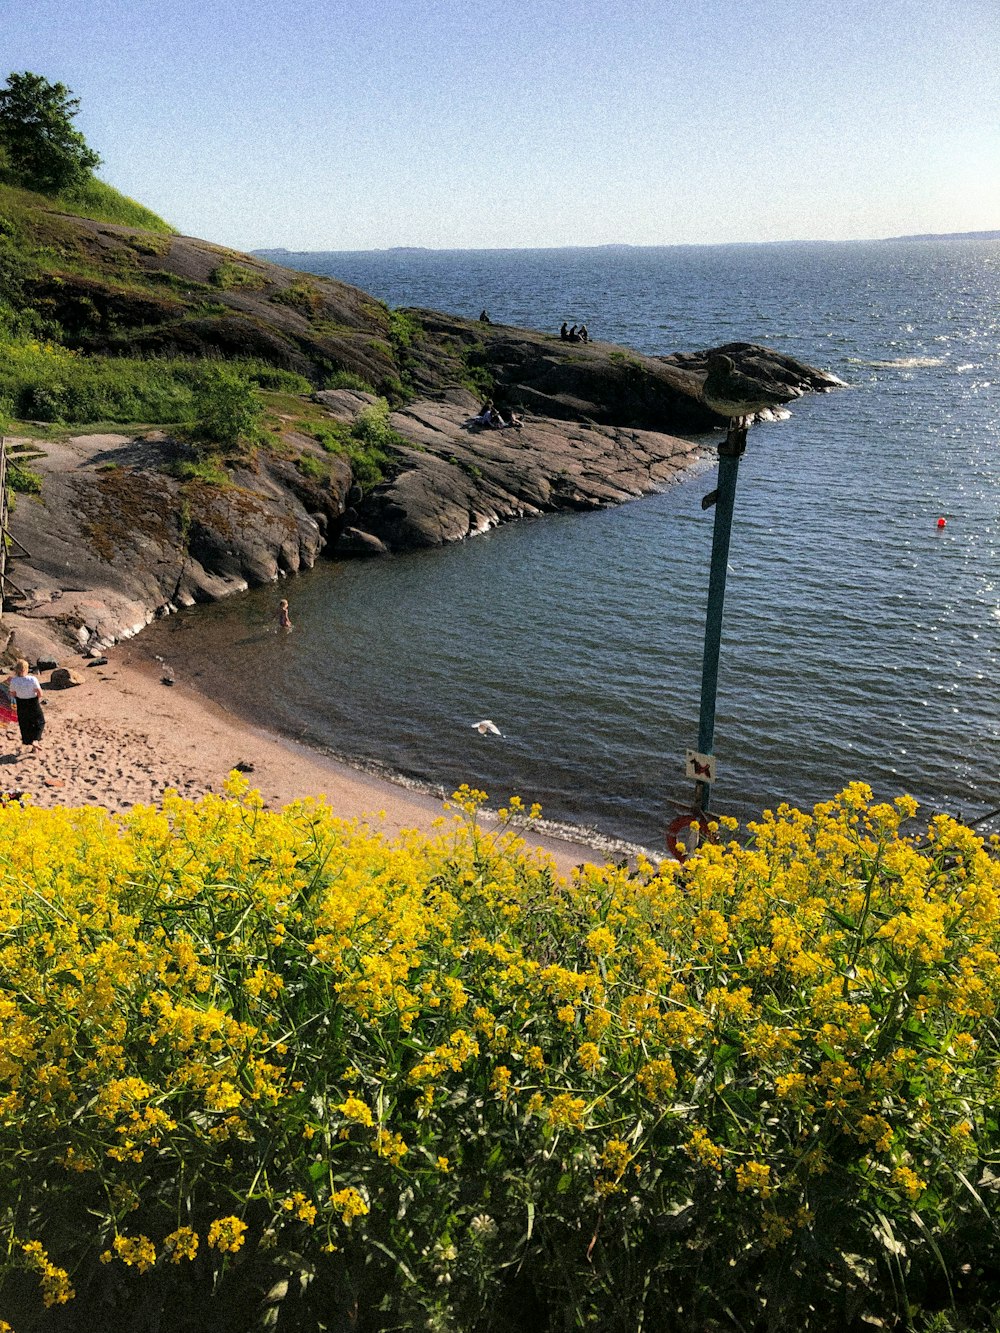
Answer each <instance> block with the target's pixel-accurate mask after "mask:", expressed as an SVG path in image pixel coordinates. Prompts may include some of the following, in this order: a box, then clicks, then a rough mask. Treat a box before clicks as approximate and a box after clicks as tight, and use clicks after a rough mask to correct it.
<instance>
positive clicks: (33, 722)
mask: <svg viewBox="0 0 1000 1333" xmlns="http://www.w3.org/2000/svg"><path fill="white" fill-rule="evenodd" d="M7 689H8V690H9V691H10V695H11V698H12V699H14V700H15V707H16V708H17V725H18V727H19V728H20V730H21V744H22V745H26V746H28V748H29V749H31V750H33V749H34V748H35V746H36V745H37V744H38V742H39V741H40V740H41V739H42V732H43V731H44V730H45V714H44V713H43V712H42V687H41V685H39V683H38V677H37V676H33V675H30V674H29V672H28V663H27V662H26V661H25V660H24V658H23V657H19V658H18V660H17V661H16V662H15V663H14V674H13V676H11V678H10V680H9V681H8V682H7Z"/></svg>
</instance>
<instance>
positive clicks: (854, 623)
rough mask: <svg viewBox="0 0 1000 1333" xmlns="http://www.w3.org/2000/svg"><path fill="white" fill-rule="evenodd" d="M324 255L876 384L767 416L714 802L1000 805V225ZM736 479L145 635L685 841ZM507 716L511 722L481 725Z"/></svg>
mask: <svg viewBox="0 0 1000 1333" xmlns="http://www.w3.org/2000/svg"><path fill="white" fill-rule="evenodd" d="M288 262H290V263H292V264H295V265H297V266H301V267H305V266H306V263H307V258H306V257H305V256H296V257H289V258H288ZM308 262H309V265H310V266H311V267H313V268H315V269H316V271H322V272H329V273H332V274H333V275H335V276H338V277H341V278H343V279H345V280H347V281H351V282H355V283H357V284H358V285H360V286H363V287H365V288H367V289H368V290H370V291H372V292H374V293H375V294H376V295H377V296H380V297H383V298H384V299H386V300H388V301H389V302H390V303H391V304H393V305H401V304H410V305H424V306H433V307H437V308H440V309H449V310H459V311H462V312H465V313H470V312H471V313H476V314H478V311H479V309H480V308H481V307H482V306H483V305H485V306H487V307H488V308H489V310H490V313H491V315H492V317H493V318H494V320H496V321H504V322H511V323H518V324H523V325H527V326H533V327H552V328H557V327H558V325H559V324H560V323H561V322H562V320H563V319H564V318H566V319H569V320H571V321H573V320H586V322H587V323H588V325H589V326H590V329H591V332H592V335H593V336H596V337H600V338H607V339H609V340H611V341H618V342H623V343H627V344H630V345H632V346H634V347H637V348H639V349H640V350H643V351H647V352H668V351H672V350H679V349H683V348H687V349H692V348H695V347H702V346H707V345H711V344H717V343H720V342H724V341H727V340H731V339H735V338H747V339H750V340H754V341H762V342H767V343H770V344H771V345H773V346H777V347H779V348H780V349H781V350H783V351H787V352H790V353H792V354H794V355H798V356H801V357H802V358H804V359H805V360H807V361H810V362H813V363H814V364H818V365H822V366H825V367H828V368H829V369H831V370H833V371H834V372H835V373H837V374H838V375H840V376H841V377H842V378H844V379H845V380H847V381H848V382H849V383H850V386H851V387H850V388H848V389H845V390H843V391H840V392H837V393H834V394H828V395H822V396H815V397H811V398H809V399H806V400H803V401H802V402H801V403H799V404H797V405H796V407H795V411H794V415H793V417H792V419H791V420H789V421H787V422H783V423H775V424H768V425H761V426H756V427H754V428H753V430H752V431H751V434H750V444H749V448H748V451H747V454H746V457H745V459H744V461H743V463H742V465H741V469H740V479H739V489H738V494H737V501H736V516H735V521H734V529H733V541H732V548H731V553H730V573H729V584H728V588H727V602H726V619H725V626H724V635H723V648H722V664H721V671H720V681H719V707H718V714H717V721H716V746H715V748H716V753H717V756H718V760H719V778H718V782H717V785H716V788H715V793H714V794H715V805H716V808H717V809H719V810H724V811H731V812H733V813H736V814H737V815H740V816H742V817H747V816H752V814H753V813H754V812H755V811H759V810H760V809H761V808H763V807H764V806H769V805H773V804H775V803H776V802H777V801H779V800H784V799H787V800H791V801H793V802H795V803H797V804H811V803H812V802H814V801H816V800H820V799H824V798H826V797H828V796H830V795H832V794H833V793H834V792H836V791H837V790H838V789H839V788H840V787H841V786H843V785H844V783H846V782H848V781H850V780H852V779H855V778H863V779H864V780H866V781H868V782H870V783H871V784H872V786H873V787H874V788H875V789H876V792H877V793H878V794H880V795H886V796H891V795H895V794H897V793H899V792H901V791H909V792H912V793H913V794H914V795H915V796H917V798H918V799H919V800H921V801H922V802H925V803H927V804H928V805H930V806H933V807H935V808H946V809H949V810H951V811H953V812H959V813H962V814H964V815H965V816H966V817H972V816H974V815H977V814H979V813H982V812H984V811H985V810H987V809H989V808H993V807H995V806H998V805H1000V709H998V707H997V704H998V692H997V685H996V679H997V658H998V647H1000V578H998V573H1000V570H998V561H997V558H998V548H1000V521H998V519H1000V514H998V510H1000V506H998V499H997V497H998V494H1000V491H998V482H1000V450H998V447H997V437H998V434H1000V407H998V395H997V384H998V383H1000V365H998V336H997V335H998V332H1000V325H998V316H997V310H998V309H1000V305H998V302H997V298H998V296H1000V244H998V243H997V242H975V241H966V242H914V243H880V244H872V245H816V246H737V247H712V248H705V249H664V250H585V251H583V250H574V251H561V252H560V251H533V252H465V253H462V252H457V253H439V252H430V253H428V252H406V253H402V254H401V253H391V254H388V255H385V254H383V255H377V254H376V255H372V254H369V255H364V256H358V255H354V256H340V255H335V256H311V257H309V260H308ZM713 485H714V480H713V472H712V470H711V469H705V470H702V471H701V472H700V473H695V474H691V475H688V476H687V477H686V478H685V479H684V480H682V481H681V482H679V483H677V484H675V485H673V486H671V487H669V488H668V489H666V490H665V491H664V492H662V493H661V494H659V495H655V496H651V497H647V498H645V499H643V500H637V501H634V502H631V503H629V504H626V505H622V506H620V507H617V508H615V509H612V510H606V511H603V512H601V513H597V514H582V515H564V516H558V517H550V518H545V519H541V520H532V521H527V522H522V523H519V524H516V525H512V526H509V527H506V528H503V529H500V530H497V531H494V532H491V533H489V534H486V535H485V536H483V537H479V538H476V539H474V540H472V541H469V542H466V543H464V544H462V545H459V546H454V547H450V548H446V549H443V550H439V551H431V552H419V553H415V554H413V555H409V556H403V557H398V558H395V559H392V560H388V561H376V562H363V563H362V562H356V563H344V562H325V563H324V564H323V565H321V566H320V567H318V568H317V569H316V570H314V571H312V572H311V573H310V574H308V575H305V576H303V577H301V578H299V579H297V580H295V581H294V582H291V583H288V584H285V585H284V586H283V590H282V591H283V593H284V594H287V595H288V596H289V599H290V601H291V605H292V613H293V619H294V620H295V626H296V628H295V630H294V632H293V633H292V634H291V635H287V636H286V635H278V634H277V633H275V632H273V628H272V627H273V625H274V610H275V606H276V597H277V594H276V592H275V590H273V589H271V590H268V589H263V590H256V591H254V592H251V593H249V594H247V595H245V596H243V597H240V598H236V599H233V600H232V601H230V602H228V603H225V604H220V605H215V606H212V607H207V608H195V609H194V610H193V611H191V612H186V613H184V614H182V615H179V616H176V617H171V618H170V620H169V621H166V622H163V623H162V624H160V625H157V626H154V627H152V628H151V629H150V631H149V632H148V635H147V643H148V646H149V647H150V648H151V649H152V651H155V652H161V653H162V654H163V655H164V656H166V657H167V658H168V660H169V661H170V662H171V664H172V665H173V666H174V668H175V670H177V671H178V673H181V672H184V673H185V674H187V672H188V671H200V672H201V673H202V674H201V675H200V677H199V681H200V683H201V684H202V686H203V687H204V688H206V689H207V690H208V691H209V693H214V694H216V695H217V696H219V697H221V698H223V699H225V700H226V701H228V702H229V703H230V704H233V705H235V706H237V707H239V708H242V709H243V710H244V711H246V712H247V713H248V714H249V715H251V716H254V717H255V718H257V719H258V720H264V721H268V722H270V723H271V725H273V726H275V727H276V728H278V729H280V730H283V731H285V732H287V733H289V734H291V735H295V736H300V737H302V738H304V739H306V740H309V741H311V742H313V743H314V744H318V745H320V746H322V747H324V748H327V749H329V750H331V751H333V752H335V753H338V754H341V755H344V756H346V757H349V758H352V759H355V760H360V761H363V762H366V763H369V764H374V765H376V766H379V765H381V766H383V767H384V768H386V769H388V770H392V771H397V772H400V773H402V774H405V775H407V776H409V777H411V778H413V779H416V780H419V781H420V782H423V783H426V784H428V785H431V786H440V787H441V788H443V789H445V790H447V791H450V790H452V789H453V788H454V786H456V785H457V784H458V783H459V782H461V781H469V782H472V783H473V784H475V785H477V786H481V787H484V788H485V789H486V790H487V791H489V793H490V794H491V796H492V797H495V798H497V799H501V798H503V797H506V796H507V795H508V794H510V793H511V792H515V791H516V792H520V793H521V794H523V795H524V796H525V798H526V799H532V800H539V801H541V802H542V804H543V806H544V808H545V813H546V814H547V815H549V816H551V817H552V818H554V819H556V820H559V821H569V822H574V823H582V824H585V825H590V826H593V827H595V828H597V829H600V830H602V831H604V832H606V833H609V834H613V835H616V836H619V837H624V838H627V839H630V840H636V841H640V842H645V843H648V844H651V845H658V844H659V843H660V841H661V838H662V827H663V823H664V821H665V819H668V818H669V817H670V816H671V814H672V813H673V810H674V806H675V803H682V802H684V801H686V800H689V799H690V795H691V784H689V783H688V782H687V781H686V780H685V779H684V777H683V756H684V751H685V748H686V747H688V746H691V745H693V744H694V743H695V740H696V737H697V730H698V724H697V710H698V698H699V688H700V671H701V641H702V634H703V628H704V612H705V598H706V590H707V574H708V561H709V555H710V549H711V525H712V517H713V515H712V511H709V512H708V513H707V514H706V513H703V512H702V510H701V506H700V501H701V496H702V495H703V494H704V493H705V492H706V491H707V490H710V489H711V488H712V486H713ZM939 515H943V516H944V517H945V518H946V520H947V526H946V527H945V528H944V529H938V528H937V527H936V520H937V518H938V516H939ZM248 680H249V681H251V682H253V683H254V684H253V688H252V690H251V691H250V692H249V693H248V691H247V687H246V682H247V681H248ZM486 717H489V718H492V719H493V720H494V721H495V722H496V723H497V725H498V726H499V727H500V728H501V730H502V731H503V733H504V737H503V738H502V739H501V738H497V737H482V736H480V735H479V734H478V733H477V732H476V731H474V730H473V727H472V724H473V723H474V722H476V721H478V720H480V719H482V718H486Z"/></svg>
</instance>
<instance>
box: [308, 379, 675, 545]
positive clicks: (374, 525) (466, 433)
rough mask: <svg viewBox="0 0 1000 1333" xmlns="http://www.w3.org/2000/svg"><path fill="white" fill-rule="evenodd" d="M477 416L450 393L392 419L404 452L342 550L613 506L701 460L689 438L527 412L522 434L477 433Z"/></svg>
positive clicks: (424, 541) (357, 397)
mask: <svg viewBox="0 0 1000 1333" xmlns="http://www.w3.org/2000/svg"><path fill="white" fill-rule="evenodd" d="M317 397H318V398H319V399H320V400H321V401H323V402H325V403H326V405H327V406H328V408H329V410H330V412H331V413H332V414H333V415H334V416H336V417H338V418H339V419H342V420H343V419H350V418H351V417H352V416H354V415H356V414H357V412H358V411H359V410H360V409H361V408H362V407H363V406H364V404H365V401H366V396H365V395H363V394H353V393H346V392H344V391H342V390H340V391H335V392H331V393H319V394H317ZM477 410H478V403H477V400H476V399H475V398H474V397H473V396H472V394H469V393H462V392H458V393H455V394H453V395H451V397H450V398H449V399H448V400H447V401H430V400H426V399H425V400H422V401H420V402H417V403H414V404H412V405H410V406H409V407H406V408H403V409H401V410H399V411H397V412H395V413H393V415H392V417H391V425H392V427H393V428H394V429H395V430H396V431H398V432H399V434H400V435H401V436H402V437H404V438H405V439H406V440H407V441H408V442H409V446H410V447H409V448H400V449H399V450H398V456H397V471H396V474H395V476H393V478H392V479H391V480H389V481H387V482H385V483H384V484H383V485H381V486H378V487H376V488H375V489H374V490H373V491H372V492H371V493H370V494H369V495H368V496H366V497H365V499H364V500H363V502H362V503H361V504H360V505H359V506H358V507H357V509H356V510H355V512H354V513H353V514H352V515H351V525H350V528H349V529H348V531H347V532H346V533H345V539H346V549H348V550H350V551H351V553H362V552H363V551H364V549H365V545H364V537H363V536H362V534H364V535H365V536H367V538H368V540H369V541H370V540H371V539H372V538H374V539H375V541H376V545H375V546H374V548H370V549H374V550H375V551H378V550H380V549H384V550H387V551H400V550H405V549H407V548H411V547H417V546H439V545H442V544H443V543H446V542H453V541H461V540H462V539H463V538H465V537H469V536H472V535H475V534H476V533H480V532H485V531H487V530H488V529H490V528H493V527H496V526H497V525H498V524H500V523H507V522H510V521H511V520H512V519H517V518H524V517H526V516H530V515H537V514H546V513H553V512H555V511H557V510H567V509H577V510H587V509H599V508H602V507H604V506H606V505H610V504H619V503H621V502H622V501H623V500H629V499H633V498H634V497H635V496H638V495H644V494H646V493H647V492H649V491H652V490H656V489H658V488H660V487H662V486H664V485H665V484H666V483H667V482H669V481H670V480H671V479H672V478H673V477H675V476H676V475H677V473H678V472H679V471H680V470H681V469H682V468H684V467H685V466H687V465H688V464H689V463H690V462H691V460H692V459H693V458H695V457H697V456H698V453H699V447H698V445H696V444H694V443H692V442H691V441H690V440H683V439H679V438H677V437H676V436H673V435H667V434H665V433H663V432H660V431H649V430H637V429H629V428H625V427H621V426H606V425H598V424H595V423H592V422H579V421H578V422H565V421H555V420H552V419H551V418H548V417H536V416H533V415H530V414H529V415H526V416H525V418H524V420H523V425H522V427H521V428H520V429H514V428H505V429H491V428H488V427H486V428H484V427H482V426H481V425H479V424H478V423H477V422H475V421H474V420H473V416H474V413H476V411H477ZM342 541H343V539H342ZM341 549H343V545H341V544H338V546H337V550H338V551H339V550H341Z"/></svg>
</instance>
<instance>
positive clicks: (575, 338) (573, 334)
mask: <svg viewBox="0 0 1000 1333" xmlns="http://www.w3.org/2000/svg"><path fill="white" fill-rule="evenodd" d="M566 341H567V342H571V343H578V342H579V341H580V335H579V333H577V330H576V325H575V324H574V325H573V327H572V328H571V329H570V331H569V333H567V334H566Z"/></svg>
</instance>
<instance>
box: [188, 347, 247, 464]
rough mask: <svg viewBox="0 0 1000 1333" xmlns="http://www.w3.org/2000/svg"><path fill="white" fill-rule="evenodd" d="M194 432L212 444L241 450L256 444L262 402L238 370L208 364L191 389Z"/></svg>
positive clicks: (202, 439)
mask: <svg viewBox="0 0 1000 1333" xmlns="http://www.w3.org/2000/svg"><path fill="white" fill-rule="evenodd" d="M194 407H195V414H196V424H195V428H194V435H195V437H196V438H197V439H199V440H201V441H204V442H205V443H206V444H208V445H209V446H212V447H218V448H222V449H227V450H241V449H244V448H247V447H249V446H252V445H254V444H257V443H259V441H260V439H261V435H262V431H261V423H262V419H263V416H264V404H263V402H262V401H261V398H260V394H259V393H258V391H257V389H256V387H255V386H254V385H253V384H251V383H250V381H249V380H248V379H247V377H246V376H245V375H242V374H240V373H239V372H238V371H236V370H233V369H229V368H223V367H212V368H210V369H209V370H207V371H206V372H205V375H204V377H203V378H202V380H201V382H200V383H199V384H198V385H197V387H196V388H195V394H194Z"/></svg>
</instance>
